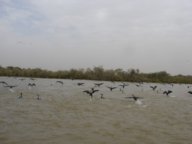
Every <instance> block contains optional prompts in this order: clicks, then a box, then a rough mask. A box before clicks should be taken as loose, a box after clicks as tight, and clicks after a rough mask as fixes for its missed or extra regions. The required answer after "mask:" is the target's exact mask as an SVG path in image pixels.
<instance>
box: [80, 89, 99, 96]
mask: <svg viewBox="0 0 192 144" xmlns="http://www.w3.org/2000/svg"><path fill="white" fill-rule="evenodd" d="M98 91H99V90H95V89H94V88H91V90H84V91H83V92H85V93H87V94H89V96H91V98H92V97H93V94H94V93H95V92H98Z"/></svg>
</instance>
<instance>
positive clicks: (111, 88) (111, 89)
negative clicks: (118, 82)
mask: <svg viewBox="0 0 192 144" xmlns="http://www.w3.org/2000/svg"><path fill="white" fill-rule="evenodd" d="M107 88H108V89H110V91H113V89H116V88H117V87H110V86H108V87H107Z"/></svg>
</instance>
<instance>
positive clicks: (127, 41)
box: [0, 0, 192, 75]
mask: <svg viewBox="0 0 192 144" xmlns="http://www.w3.org/2000/svg"><path fill="white" fill-rule="evenodd" d="M191 53H192V1H191V0H0V65H1V66H4V67H6V66H19V67H22V68H42V69H48V70H69V69H71V68H75V69H79V68H93V67H95V66H102V67H103V68H105V69H117V68H121V69H123V70H125V71H126V70H128V69H130V68H134V69H139V70H140V71H141V72H146V73H149V72H158V71H167V72H168V73H170V74H172V75H176V74H184V75H192V58H191Z"/></svg>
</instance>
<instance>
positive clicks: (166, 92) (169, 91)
mask: <svg viewBox="0 0 192 144" xmlns="http://www.w3.org/2000/svg"><path fill="white" fill-rule="evenodd" d="M172 92H173V91H171V90H168V91H164V92H163V94H166V95H167V96H169V94H170V93H172Z"/></svg>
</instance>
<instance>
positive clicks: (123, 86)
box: [119, 83, 128, 89]
mask: <svg viewBox="0 0 192 144" xmlns="http://www.w3.org/2000/svg"><path fill="white" fill-rule="evenodd" d="M119 86H120V87H122V88H123V89H124V88H125V87H126V86H128V85H127V84H125V83H123V84H120V85H119Z"/></svg>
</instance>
